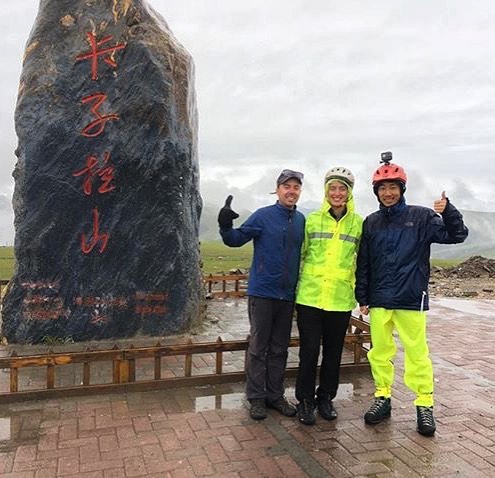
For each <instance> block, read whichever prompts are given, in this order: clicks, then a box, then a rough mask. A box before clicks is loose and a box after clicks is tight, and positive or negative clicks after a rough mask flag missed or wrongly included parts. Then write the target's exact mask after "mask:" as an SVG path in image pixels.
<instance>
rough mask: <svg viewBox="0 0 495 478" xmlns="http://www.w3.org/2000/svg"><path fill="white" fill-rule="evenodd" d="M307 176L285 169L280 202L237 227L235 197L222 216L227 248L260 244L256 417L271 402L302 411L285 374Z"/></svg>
mask: <svg viewBox="0 0 495 478" xmlns="http://www.w3.org/2000/svg"><path fill="white" fill-rule="evenodd" d="M302 180H303V175H302V173H300V172H297V171H292V170H289V169H284V170H283V171H282V172H281V173H280V175H279V177H278V179H277V188H276V194H277V197H278V201H277V202H276V203H275V204H273V205H271V206H267V207H263V208H260V209H258V210H257V211H255V212H254V213H253V214H252V215H251V216H250V217H249V218H248V219H247V221H246V222H245V223H244V224H242V226H241V227H239V228H237V229H234V228H233V220H234V219H236V218H237V217H239V216H238V214H237V213H235V212H234V211H232V209H231V207H230V205H231V202H232V196H229V197H228V198H227V201H226V202H225V206H224V207H223V208H222V209H221V210H220V213H219V215H218V224H219V226H220V234H221V236H222V239H223V242H224V243H225V244H226V245H227V246H230V247H240V246H242V245H244V244H246V243H247V242H249V241H250V240H253V242H254V248H253V249H254V253H253V262H252V265H251V269H250V271H249V283H248V290H247V293H248V296H249V297H248V310H249V324H250V339H249V349H248V353H247V357H246V375H247V380H246V396H247V399H248V400H249V402H250V416H251V418H253V419H254V420H261V419H264V418H266V416H267V411H266V407H267V406H268V407H270V408H274V409H276V410H277V411H279V412H280V413H281V414H283V415H285V416H294V415H295V414H296V409H295V407H294V406H293V405H292V404H290V403H289V402H288V401H287V399H286V398H285V396H284V372H285V367H286V364H287V355H288V346H289V340H290V333H291V328H292V318H293V313H294V299H295V290H296V285H297V279H298V276H299V263H300V254H301V246H302V242H303V239H304V216H303V215H302V214H301V213H300V212H299V211H297V210H296V203H297V201H298V199H299V196H300V194H301V187H302Z"/></svg>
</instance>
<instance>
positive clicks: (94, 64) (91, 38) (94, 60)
mask: <svg viewBox="0 0 495 478" xmlns="http://www.w3.org/2000/svg"><path fill="white" fill-rule="evenodd" d="M86 38H87V39H88V42H89V45H90V46H91V51H89V52H86V53H83V54H82V55H78V56H76V61H81V60H91V79H92V80H97V79H98V57H99V56H104V55H105V56H107V58H103V61H104V62H105V63H106V64H107V65H110V66H111V67H112V68H117V62H116V61H115V60H114V59H113V55H114V54H115V52H116V51H118V50H122V49H123V48H125V44H123V43H119V44H117V45H115V46H112V47H109V48H102V49H101V50H98V48H99V47H101V46H102V45H104V44H105V43H107V42H109V41H110V40H111V39H112V36H111V35H109V36H106V37H105V38H103V39H102V40H100V41H99V42H97V41H96V35H95V34H94V33H93V32H88V33H86Z"/></svg>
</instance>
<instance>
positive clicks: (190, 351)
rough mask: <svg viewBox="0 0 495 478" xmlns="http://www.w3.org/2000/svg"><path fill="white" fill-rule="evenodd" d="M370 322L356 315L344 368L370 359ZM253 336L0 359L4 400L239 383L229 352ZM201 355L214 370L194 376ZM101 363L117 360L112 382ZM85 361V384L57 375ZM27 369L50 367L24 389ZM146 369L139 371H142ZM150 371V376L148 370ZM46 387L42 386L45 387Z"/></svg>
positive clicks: (0, 397) (290, 369)
mask: <svg viewBox="0 0 495 478" xmlns="http://www.w3.org/2000/svg"><path fill="white" fill-rule="evenodd" d="M370 340H371V337H370V334H369V325H368V324H367V323H366V322H364V321H363V320H361V319H358V318H356V317H352V318H351V323H350V327H349V331H348V333H347V335H346V337H345V344H346V346H347V347H348V348H351V349H352V350H353V356H352V361H350V362H344V363H343V364H342V367H343V368H344V369H347V368H363V367H366V368H367V367H368V363H367V362H365V361H364V360H363V358H364V354H365V353H366V352H367V351H368V349H369V344H370ZM248 344H249V340H248V339H246V340H234V341H223V340H222V339H221V338H220V337H219V338H218V339H217V341H216V342H205V343H191V342H189V343H187V344H178V345H161V344H160V343H158V344H157V345H155V346H154V347H138V348H134V347H132V346H131V347H130V348H126V349H119V348H118V347H117V346H115V347H114V348H112V349H109V350H94V351H91V350H87V351H84V352H68V353H65V352H63V353H53V352H49V353H47V354H39V355H24V356H20V355H17V354H16V352H13V353H12V355H11V356H9V357H4V358H0V369H4V370H6V371H8V377H9V390H8V391H5V392H1V393H0V403H8V402H12V401H18V400H33V399H44V398H55V397H66V396H71V395H89V394H99V393H110V392H126V391H145V390H156V389H164V388H175V387H183V386H199V385H208V384H218V383H226V382H237V381H242V380H244V379H245V372H244V371H243V370H239V371H235V372H232V371H231V372H224V359H223V357H224V354H225V353H227V352H235V351H245V350H247V348H248ZM289 346H290V347H298V346H299V339H298V338H292V339H291V340H290V345H289ZM198 354H210V356H211V354H214V357H215V358H214V360H213V361H212V362H213V363H214V367H213V368H214V370H213V371H212V372H210V373H201V374H199V375H193V362H192V359H193V356H195V355H198ZM171 356H183V357H184V366H183V373H182V376H175V377H170V376H165V377H164V376H163V375H164V374H163V372H164V370H163V367H162V358H163V357H171ZM138 360H148V362H151V363H152V365H151V363H150V364H149V366H148V367H147V369H148V372H149V368H150V367H151V368H152V370H153V379H150V378H149V377H144V378H143V377H141V378H140V377H138V373H137V372H138V367H137V365H136V363H137V361H138ZM101 362H110V363H111V369H112V373H111V382H109V383H93V380H92V378H93V377H92V371H93V370H95V369H94V367H95V366H98V364H100V363H101ZM71 364H80V365H81V366H82V382H81V383H80V385H61V386H57V381H56V376H57V372H58V371H59V370H60V369H61V367H64V366H67V365H71ZM25 367H37V368H39V367H43V368H44V369H45V373H44V376H45V380H44V381H42V382H44V383H40V384H39V385H40V386H39V387H38V388H35V389H33V388H32V384H31V387H30V388H29V389H23V390H21V389H20V384H19V371H20V370H22V369H23V368H25ZM142 369H143V367H140V368H139V370H142ZM296 373H297V367H288V368H287V376H295V375H296ZM148 375H149V374H148ZM41 385H42V386H41Z"/></svg>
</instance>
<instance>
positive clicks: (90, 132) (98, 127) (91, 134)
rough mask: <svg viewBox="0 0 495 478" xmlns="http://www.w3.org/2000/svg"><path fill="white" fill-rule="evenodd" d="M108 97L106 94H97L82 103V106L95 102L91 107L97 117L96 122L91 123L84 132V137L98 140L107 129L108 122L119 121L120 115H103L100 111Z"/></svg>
mask: <svg viewBox="0 0 495 478" xmlns="http://www.w3.org/2000/svg"><path fill="white" fill-rule="evenodd" d="M106 99H107V95H105V94H104V93H95V94H93V95H88V96H85V97H84V98H83V99H82V100H81V101H82V104H86V103H91V102H94V104H93V106H92V107H91V113H92V114H93V115H95V116H96V119H95V120H94V121H91V123H89V124H88V125H86V126H85V127H84V128H83V130H82V135H83V136H86V137H87V138H96V137H97V136H99V135H100V134H101V133H103V131H104V129H105V124H106V123H107V121H116V120H118V119H119V115H117V114H115V113H110V114H108V115H102V114H100V112H99V111H98V109H99V108H100V106H101V105H102V103H103V102H104V101H106Z"/></svg>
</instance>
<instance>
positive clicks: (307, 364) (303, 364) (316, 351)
mask: <svg viewBox="0 0 495 478" xmlns="http://www.w3.org/2000/svg"><path fill="white" fill-rule="evenodd" d="M350 317H351V311H348V312H329V311H326V310H322V309H316V308H315V307H308V306H306V305H299V304H298V305H297V326H298V328H299V338H300V340H301V344H300V348H299V371H298V374H297V380H296V398H297V399H298V400H299V401H301V400H303V399H311V400H314V398H315V387H316V369H317V366H318V357H319V355H320V343H321V344H322V345H323V347H322V348H323V357H322V362H321V369H320V383H319V386H318V389H317V390H316V396H317V398H324V399H328V400H332V399H333V398H335V395H337V389H338V387H339V372H340V361H341V358H342V349H343V347H344V338H345V334H346V332H347V327H348V326H349V319H350Z"/></svg>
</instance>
